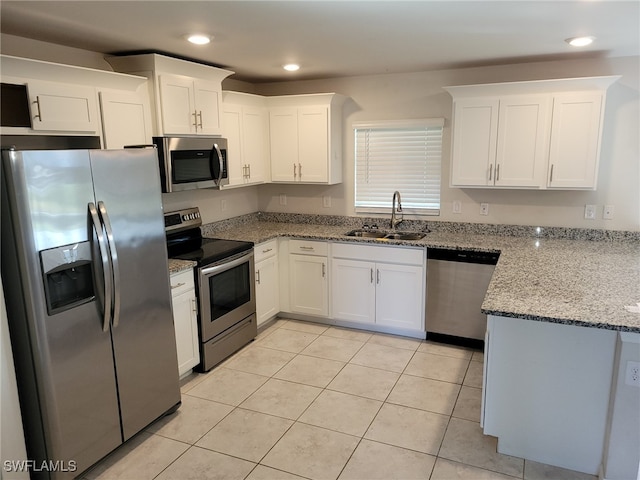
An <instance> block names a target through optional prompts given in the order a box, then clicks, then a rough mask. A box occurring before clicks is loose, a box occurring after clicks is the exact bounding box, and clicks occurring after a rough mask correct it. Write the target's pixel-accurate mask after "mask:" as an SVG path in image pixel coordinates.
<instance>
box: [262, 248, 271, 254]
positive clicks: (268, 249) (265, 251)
mask: <svg viewBox="0 0 640 480" xmlns="http://www.w3.org/2000/svg"><path fill="white" fill-rule="evenodd" d="M271 250H273V248H267V249H266V250H262V253H269V252H270V251H271Z"/></svg>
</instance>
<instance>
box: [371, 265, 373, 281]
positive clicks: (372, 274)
mask: <svg viewBox="0 0 640 480" xmlns="http://www.w3.org/2000/svg"><path fill="white" fill-rule="evenodd" d="M371 283H373V268H372V269H371Z"/></svg>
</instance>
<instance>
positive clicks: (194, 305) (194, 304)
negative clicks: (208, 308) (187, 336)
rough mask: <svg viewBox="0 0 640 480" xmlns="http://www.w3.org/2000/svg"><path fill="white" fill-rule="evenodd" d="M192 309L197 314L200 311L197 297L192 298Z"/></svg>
mask: <svg viewBox="0 0 640 480" xmlns="http://www.w3.org/2000/svg"><path fill="white" fill-rule="evenodd" d="M191 311H192V312H193V313H196V314H197V313H198V302H196V299H195V298H192V299H191Z"/></svg>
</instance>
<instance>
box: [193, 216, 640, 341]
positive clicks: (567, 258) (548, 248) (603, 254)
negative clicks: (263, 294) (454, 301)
mask: <svg viewBox="0 0 640 480" xmlns="http://www.w3.org/2000/svg"><path fill="white" fill-rule="evenodd" d="M206 227H207V226H205V228H204V234H205V236H208V237H215V238H225V239H229V240H244V241H251V242H254V243H256V244H258V243H261V242H264V241H267V240H270V239H273V238H277V237H292V238H306V239H317V240H331V241H348V242H358V243H368V244H374V245H384V244H388V245H396V246H397V245H404V246H413V247H446V248H458V249H472V250H478V251H490V252H500V259H499V261H498V264H497V265H496V269H495V271H494V274H493V277H492V279H491V283H490V285H489V288H488V290H487V294H486V296H485V299H484V303H483V304H482V311H483V312H484V313H486V314H493V315H501V316H506V317H515V318H524V319H529V320H535V321H545V322H553V323H563V324H570V325H579V326H586V327H595V328H603V329H609V330H620V331H629V332H638V333H640V313H633V312H630V311H627V310H626V309H625V306H635V305H636V303H638V302H640V243H639V242H637V241H620V242H617V241H590V240H566V239H551V238H532V237H514V236H502V235H486V234H473V233H459V232H458V233H451V232H445V231H434V232H431V233H428V234H427V235H426V236H425V237H424V238H423V239H421V240H416V241H398V240H387V241H382V242H381V241H380V240H373V239H363V238H357V237H348V236H346V235H345V233H346V232H347V231H348V230H350V227H348V226H344V225H326V224H322V225H320V224H308V223H286V222H270V221H252V222H247V223H244V224H239V225H235V226H233V225H230V226H228V227H226V228H217V229H215V230H211V229H207V228H206Z"/></svg>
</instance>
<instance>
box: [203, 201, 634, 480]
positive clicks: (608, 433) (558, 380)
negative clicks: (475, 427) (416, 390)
mask: <svg viewBox="0 0 640 480" xmlns="http://www.w3.org/2000/svg"><path fill="white" fill-rule="evenodd" d="M274 217H275V218H274ZM274 219H275V220H276V221H273V220H274ZM232 220H233V219H232ZM269 220H271V221H269ZM282 220H283V219H282V218H280V217H279V216H278V215H273V216H270V215H269V214H264V215H263V214H257V215H253V216H248V218H244V219H239V221H236V222H234V221H225V222H220V223H219V224H210V225H206V226H205V227H203V232H204V234H205V235H206V236H211V237H217V238H227V239H233V240H246V241H252V242H254V243H256V244H259V243H262V242H264V241H267V240H271V239H274V238H299V239H310V240H324V241H332V242H353V243H365V244H374V245H381V244H389V245H404V246H412V247H426V248H427V251H428V248H430V247H440V248H453V249H469V250H477V251H487V252H499V253H500V259H499V261H498V264H497V265H496V268H495V271H494V274H493V277H492V280H491V282H490V285H489V288H488V291H487V294H486V296H485V300H484V303H483V305H482V311H483V312H484V313H485V314H487V315H488V336H487V342H486V347H485V350H486V351H485V366H484V368H485V370H484V385H483V409H482V418H481V419H480V420H481V422H483V423H484V431H485V433H486V434H490V435H494V436H497V437H498V451H500V452H501V453H506V454H511V455H516V456H520V457H524V458H528V459H531V460H536V461H540V462H544V463H548V464H552V465H557V466H560V467H564V468H570V469H573V470H578V471H582V472H585V473H590V474H597V473H598V472H599V471H600V472H601V473H602V476H603V478H610V479H614V478H620V479H622V478H625V476H629V475H630V474H631V475H632V476H633V478H635V477H636V476H637V472H638V465H639V464H640V454H639V453H638V452H639V451H640V438H639V437H640V388H637V387H633V386H629V385H626V384H625V383H624V375H625V368H626V363H627V362H628V361H640V340H639V339H640V313H635V312H633V311H632V309H630V308H625V307H629V306H635V305H636V303H637V302H640V235H639V234H638V233H637V232H606V231H571V230H567V231H566V232H565V231H564V229H553V228H552V229H546V228H545V229H544V230H545V231H541V229H539V228H535V227H508V226H493V227H486V226H475V225H468V224H467V225H464V224H460V225H455V224H444V223H442V222H428V223H427V224H421V223H420V222H407V224H403V225H401V226H400V229H402V230H404V229H406V230H413V231H416V230H422V229H423V228H424V227H425V226H427V227H428V228H429V229H431V230H432V231H431V232H430V233H427V235H426V236H425V237H424V238H422V239H420V240H409V241H405V240H386V239H385V240H380V239H367V238H361V237H352V236H347V235H346V233H347V232H348V231H349V230H351V229H352V228H358V227H360V226H361V225H362V222H363V220H362V219H350V218H344V217H339V218H337V219H336V218H334V217H330V218H329V219H323V218H322V216H302V215H294V216H292V218H286V219H285V220H289V221H282ZM327 220H329V221H327ZM355 222H357V223H355ZM382 222H383V221H382V220H381V221H380V224H382ZM550 237H555V238H550ZM561 237H568V238H561ZM594 239H595V240H594ZM427 281H428V280H427ZM428 321H429V320H428V318H427V319H426V322H427V323H428ZM634 469H635V473H634Z"/></svg>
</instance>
